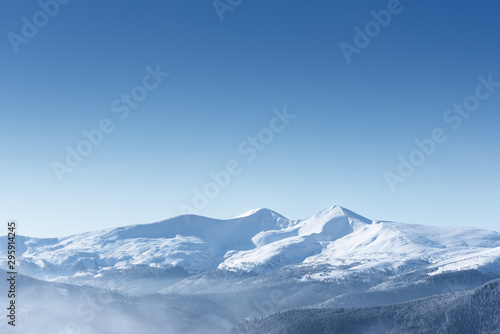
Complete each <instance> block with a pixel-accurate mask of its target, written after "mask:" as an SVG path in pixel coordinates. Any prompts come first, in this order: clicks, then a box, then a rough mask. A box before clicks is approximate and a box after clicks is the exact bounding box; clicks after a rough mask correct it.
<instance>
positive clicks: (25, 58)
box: [0, 0, 500, 237]
mask: <svg viewBox="0 0 500 334" xmlns="http://www.w3.org/2000/svg"><path fill="white" fill-rule="evenodd" d="M44 1H45V2H50V1H49V0H42V2H44ZM236 2H237V1H235V0H233V3H236ZM223 3H227V2H226V1H223ZM388 3H389V2H388V1H370V2H369V3H368V2H366V1H352V0H342V1H331V0H328V1H327V0H321V1H315V2H313V3H310V2H305V1H284V0H282V1H281V0H280V1H264V0H260V1H249V0H243V1H242V2H241V4H240V5H238V6H236V7H234V8H232V9H233V10H232V11H226V12H224V14H223V17H224V20H223V21H221V20H220V18H219V15H218V13H217V11H216V10H215V8H214V6H213V4H212V1H160V0H157V1H147V2H140V1H97V0H94V1H76V0H73V1H70V2H69V3H67V4H64V5H62V4H61V5H59V7H60V8H59V11H58V13H56V14H55V15H54V16H53V17H50V18H49V19H48V22H47V23H46V25H45V26H42V27H40V28H39V29H38V32H37V33H36V35H35V36H34V37H32V38H28V39H27V41H28V42H27V43H23V44H20V45H18V52H17V53H16V52H15V51H14V48H13V47H12V44H11V42H10V40H9V37H8V36H9V33H14V34H17V35H19V36H22V27H23V24H24V22H23V17H26V18H27V19H28V20H29V21H30V22H33V16H34V15H35V16H36V18H37V19H39V20H43V14H42V15H38V16H37V12H39V11H40V10H41V7H40V5H39V4H38V3H37V2H36V1H22V2H21V1H5V2H3V3H2V7H3V8H2V10H1V11H0V13H1V14H0V30H1V31H0V32H1V35H2V36H3V37H2V39H1V43H0V54H1V56H2V61H1V63H0V75H1V81H0V116H1V118H0V141H1V146H0V147H1V149H0V158H1V164H0V184H1V188H0V222H2V221H3V222H5V223H6V222H7V220H8V219H16V220H17V221H18V222H19V226H20V230H19V231H20V233H21V234H24V235H29V236H37V237H48V236H64V235H68V234H73V233H78V232H83V231H88V230H94V229H100V228H107V227H114V226H123V225H130V224H138V223H149V222H153V221H158V220H162V219H166V218H168V217H172V216H176V215H179V214H180V212H181V211H180V209H179V208H180V206H181V205H183V204H184V205H189V206H193V204H192V201H193V191H194V189H195V188H197V189H200V190H202V189H203V187H204V186H205V185H206V184H207V182H210V176H209V173H210V172H217V171H220V170H223V169H225V166H226V164H227V163H228V161H231V160H235V161H238V162H240V164H241V168H242V171H241V173H240V174H238V175H235V176H232V177H231V180H230V182H229V185H228V186H227V187H225V188H224V189H221V190H220V194H219V195H218V196H216V197H215V198H213V199H210V200H209V203H208V205H207V206H206V207H205V208H203V209H201V210H197V211H196V212H194V213H198V214H202V215H206V216H211V217H216V218H230V217H233V216H236V215H238V214H240V213H242V212H244V211H247V210H249V209H253V208H257V207H267V208H270V209H273V210H275V211H278V212H279V213H281V214H283V215H284V216H286V217H288V218H292V219H299V218H306V217H309V216H311V215H313V214H315V213H317V212H318V211H320V210H322V209H324V208H326V207H329V206H331V205H334V204H337V205H342V206H344V207H346V208H349V209H351V210H353V211H355V212H357V213H359V214H362V215H364V216H366V217H369V218H371V219H379V220H395V221H399V222H406V223H417V224H427V225H443V226H476V227H482V228H487V229H492V230H497V231H499V230H500V218H499V216H498V202H499V200H500V178H499V172H498V171H499V170H500V155H499V147H500V131H499V128H500V87H498V88H497V89H498V90H497V91H495V92H493V93H492V94H491V96H490V97H489V98H487V99H486V100H484V101H481V103H480V106H479V108H478V109H477V110H476V111H474V112H472V113H471V116H470V117H469V118H467V119H464V120H463V123H462V124H461V126H460V127H459V128H458V129H456V130H453V129H452V128H451V125H452V124H453V123H447V122H445V121H444V120H443V114H444V113H445V111H446V110H447V109H448V108H451V107H452V106H453V104H455V103H463V101H464V99H466V98H467V97H468V96H470V95H473V94H474V93H475V89H476V87H477V86H478V84H479V81H478V77H479V76H483V77H484V78H487V77H488V76H489V75H490V74H491V75H492V78H493V80H495V81H500V61H499V59H500V44H499V41H500V21H499V20H498V17H499V16H500V3H498V2H497V1H493V0H490V1H480V2H477V1H476V2H474V1H459V2H453V4H451V3H445V2H436V1H431V0H418V1H415V0H414V1H409V0H401V3H400V6H402V8H403V9H402V11H401V12H400V13H398V14H393V15H392V20H391V22H390V23H389V24H388V25H387V26H386V27H383V28H381V31H380V33H379V34H378V35H376V36H373V37H372V38H371V41H370V43H369V45H368V46H366V47H365V48H363V49H360V52H359V54H353V55H352V61H351V62H350V63H349V64H348V63H347V61H346V59H345V57H344V55H343V54H342V52H341V49H340V47H339V44H340V43H342V42H345V43H349V44H352V45H353V44H354V37H355V31H354V28H355V27H356V26H358V27H360V28H361V29H364V28H365V25H366V24H367V23H368V22H370V21H372V20H374V18H373V17H372V15H371V14H370V11H372V10H375V11H379V10H382V9H386V8H387V7H388ZM51 8H52V9H54V8H53V7H51ZM42 23H43V22H42ZM10 36H12V34H11V35H10ZM157 65H159V66H160V69H161V70H162V71H165V72H169V73H170V75H169V76H168V77H166V78H165V79H164V81H163V82H162V83H161V84H160V85H159V86H158V87H157V88H156V89H154V90H152V91H150V92H149V93H148V96H147V98H146V99H145V100H144V101H142V102H140V104H139V106H138V107H137V108H135V109H133V110H131V113H130V115H129V116H128V117H127V118H125V119H120V117H119V115H120V114H117V113H115V112H113V110H112V108H111V104H112V102H113V101H114V100H115V99H117V98H118V99H120V97H121V95H122V94H130V92H131V90H132V89H133V88H134V87H135V86H137V85H140V84H141V83H142V80H143V77H144V76H145V75H146V74H147V71H146V67H147V66H150V67H151V68H155V67H156V66H157ZM284 106H286V108H287V111H288V113H291V114H294V115H296V117H295V118H294V119H293V120H291V122H290V124H288V125H287V126H286V128H285V129H284V130H283V131H281V132H279V133H275V136H274V139H273V140H272V141H271V142H270V143H268V144H267V145H265V148H264V149H263V150H262V151H259V152H258V154H257V156H256V157H255V159H254V160H253V161H251V162H249V161H247V160H246V158H247V156H245V155H242V154H240V153H239V152H238V146H239V145H245V144H242V143H243V142H244V141H245V140H247V138H248V136H251V135H256V134H258V133H259V131H261V130H262V129H263V128H266V127H268V126H269V122H270V121H271V119H272V118H273V116H274V114H273V109H278V110H282V108H283V107H284ZM106 118H107V119H110V120H111V121H112V122H113V125H114V127H115V128H114V131H113V132H112V133H110V134H106V135H105V136H104V139H103V141H102V144H100V145H99V146H97V147H95V148H94V149H93V151H92V153H91V154H90V155H88V156H87V157H84V159H83V161H82V163H81V164H80V165H79V166H77V167H76V168H75V169H74V171H73V172H72V173H68V174H65V175H64V177H63V181H62V182H59V180H58V178H57V176H56V174H55V173H54V171H53V167H52V164H53V162H54V161H57V162H60V163H64V160H65V156H66V147H67V146H70V147H72V148H75V147H76V146H77V145H78V143H79V142H81V141H82V140H84V139H85V137H84V136H83V134H82V130H84V129H86V130H91V129H93V128H96V127H98V125H99V122H100V121H101V120H102V119H106ZM435 128H442V129H443V130H444V131H445V133H446V135H447V136H448V137H447V138H448V139H447V140H446V142H444V143H441V144H438V145H437V147H436V150H435V153H434V154H432V155H431V156H429V157H427V158H426V160H425V162H424V163H423V164H422V165H420V166H418V167H417V168H416V169H415V171H414V172H413V174H412V175H411V176H410V177H408V178H407V179H406V181H405V182H404V183H399V184H397V185H396V187H395V188H396V189H395V191H391V189H390V187H389V186H388V184H387V182H386V179H385V177H384V173H385V172H386V171H391V172H396V170H397V168H398V164H399V160H398V157H399V156H403V157H405V158H408V157H409V155H410V154H411V153H412V151H414V150H415V149H416V148H417V146H416V144H415V143H414V141H415V140H416V139H420V140H422V139H425V138H429V137H430V136H431V132H432V131H433V129H435ZM4 226H6V224H5V225H4ZM5 229H6V227H5ZM0 234H5V231H0Z"/></svg>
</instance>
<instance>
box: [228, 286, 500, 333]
mask: <svg viewBox="0 0 500 334" xmlns="http://www.w3.org/2000/svg"><path fill="white" fill-rule="evenodd" d="M232 333H233V334H257V333H259V334H260V333H269V334H285V333H286V334H295V333H297V334H299V333H300V334H309V333H310V334H316V333H325V334H337V333H338V334H351V333H352V334H379V333H380V334H391V333H394V334H400V333H411V334H419V333H421V334H427V333H437V334H444V333H450V334H451V333H453V334H473V333H490V334H493V333H500V280H495V281H491V282H489V283H487V284H485V285H483V286H481V287H479V288H477V289H475V290H473V291H470V292H461V293H454V294H447V295H437V296H433V297H429V298H425V299H420V300H415V301H412V302H408V303H405V304H396V305H390V306H381V307H367V308H352V309H330V308H324V309H311V310H293V311H287V312H282V313H278V314H273V315H271V316H268V317H264V318H262V319H257V320H253V321H250V322H246V323H244V324H241V325H239V326H237V327H236V328H235V329H234V330H233V331H232Z"/></svg>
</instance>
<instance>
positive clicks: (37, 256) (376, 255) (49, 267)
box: [0, 206, 500, 280]
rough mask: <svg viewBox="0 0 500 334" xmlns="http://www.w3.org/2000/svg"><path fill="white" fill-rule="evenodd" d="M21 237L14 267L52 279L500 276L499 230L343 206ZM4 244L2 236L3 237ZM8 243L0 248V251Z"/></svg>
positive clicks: (189, 218)
mask: <svg viewBox="0 0 500 334" xmlns="http://www.w3.org/2000/svg"><path fill="white" fill-rule="evenodd" d="M18 240H19V242H20V245H19V246H18V249H19V250H20V253H21V254H19V255H20V261H21V266H20V268H21V270H22V271H24V273H26V274H29V275H32V276H34V277H38V278H42V279H52V280H53V279H56V280H61V279H62V278H64V279H66V280H68V279H69V280H71V279H74V278H76V277H78V278H79V279H81V278H82V277H88V278H92V277H101V276H102V275H103V274H106V273H110V272H112V271H113V270H115V271H116V270H121V271H123V270H125V271H127V270H128V271H133V270H136V269H137V268H140V270H141V271H144V268H156V269H158V270H160V269H161V270H170V269H172V270H173V269H176V268H177V269H179V270H183V271H185V272H186V273H187V274H200V273H203V272H205V271H210V270H224V271H246V272H253V273H257V274H259V273H264V272H271V271H274V270H278V269H280V268H283V267H285V266H287V267H294V268H301V267H304V266H307V267H308V268H313V269H310V270H309V271H308V273H307V274H305V275H304V276H303V279H304V280H325V279H330V278H332V279H333V278H335V277H343V276H346V275H351V274H354V273H360V272H366V271H374V270H375V271H385V270H392V271H394V270H395V271H398V270H405V268H408V267H409V266H413V267H412V268H413V269H416V268H417V267H418V268H420V269H423V270H425V271H427V272H429V273H431V274H436V273H441V272H445V271H450V270H464V269H478V270H483V271H490V272H496V273H500V233H497V232H492V231H485V230H480V229H475V228H443V227H431V226H422V225H408V224H400V223H394V222H384V221H373V220H370V219H367V218H365V217H363V216H360V215H358V214H356V213H354V212H352V211H350V210H348V209H345V208H342V207H340V206H332V207H330V208H327V209H325V210H323V211H321V212H319V213H317V214H316V215H314V216H312V217H310V218H307V219H302V220H290V219H287V218H285V217H283V216H282V215H280V214H278V213H276V212H274V211H272V210H269V209H263V208H260V209H256V210H251V211H248V212H246V213H244V214H241V215H239V216H237V217H235V218H232V219H225V220H221V219H212V218H207V217H202V216H195V215H185V216H178V217H174V218H171V219H167V220H164V221H160V222H156V223H152V224H144V225H133V226H126V227H120V228H114V229H105V230H101V231H93V232H88V233H83V234H77V235H73V236H68V237H64V238H58V239H56V238H53V239H36V238H24V237H22V238H19V239H18ZM5 242H6V239H5V237H2V238H0V244H4V243H5ZM5 249H6V247H4V246H0V252H4V250H5ZM1 256H4V255H1ZM314 268H321V273H320V272H319V271H318V272H316V271H315V269H314ZM325 268H328V270H326V271H325ZM177 269H176V270H177ZM318 270H319V269H318Z"/></svg>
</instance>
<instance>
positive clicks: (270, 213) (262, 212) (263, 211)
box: [234, 208, 286, 219]
mask: <svg viewBox="0 0 500 334" xmlns="http://www.w3.org/2000/svg"><path fill="white" fill-rule="evenodd" d="M255 215H260V216H277V217H280V218H283V219H286V218H285V217H283V216H282V215H280V214H279V213H277V212H276V211H273V210H270V209H266V208H257V209H253V210H248V211H246V212H243V213H242V214H240V215H238V216H236V217H234V218H244V217H250V216H255Z"/></svg>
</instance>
